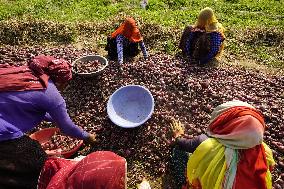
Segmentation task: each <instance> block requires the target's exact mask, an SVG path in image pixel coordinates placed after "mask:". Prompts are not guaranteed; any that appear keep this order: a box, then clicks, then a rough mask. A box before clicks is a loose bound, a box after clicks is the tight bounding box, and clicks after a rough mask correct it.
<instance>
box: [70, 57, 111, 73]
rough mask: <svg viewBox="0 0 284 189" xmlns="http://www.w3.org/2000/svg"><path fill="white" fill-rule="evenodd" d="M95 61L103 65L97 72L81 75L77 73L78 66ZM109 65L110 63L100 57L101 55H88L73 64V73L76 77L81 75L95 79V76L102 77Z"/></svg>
mask: <svg viewBox="0 0 284 189" xmlns="http://www.w3.org/2000/svg"><path fill="white" fill-rule="evenodd" d="M94 60H99V61H100V63H101V64H103V67H102V68H101V69H99V70H97V71H94V72H89V73H80V72H78V71H77V67H76V65H77V64H82V63H84V62H88V61H94ZM107 65H108V61H107V59H106V58H105V57H103V56H100V55H87V56H83V57H80V58H78V59H77V60H75V61H74V62H73V63H72V71H73V73H75V74H76V75H79V76H82V77H93V76H98V75H100V74H101V73H102V72H103V70H104V69H105V68H106V67H107Z"/></svg>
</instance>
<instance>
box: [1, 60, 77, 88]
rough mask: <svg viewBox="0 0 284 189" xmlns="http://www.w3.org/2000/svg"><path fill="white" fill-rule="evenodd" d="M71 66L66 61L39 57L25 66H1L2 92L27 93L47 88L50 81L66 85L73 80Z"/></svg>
mask: <svg viewBox="0 0 284 189" xmlns="http://www.w3.org/2000/svg"><path fill="white" fill-rule="evenodd" d="M71 68H72V66H71V64H70V63H69V62H67V61H66V60H64V59H56V58H54V57H52V56H45V55H39V56H36V57H34V58H33V59H32V61H31V62H30V63H29V64H28V65H25V66H20V67H15V66H7V65H0V91H27V90H40V89H45V88H47V84H48V79H49V78H50V79H51V80H52V81H53V82H55V83H60V84H64V83H66V82H67V81H69V80H70V79H72V72H71Z"/></svg>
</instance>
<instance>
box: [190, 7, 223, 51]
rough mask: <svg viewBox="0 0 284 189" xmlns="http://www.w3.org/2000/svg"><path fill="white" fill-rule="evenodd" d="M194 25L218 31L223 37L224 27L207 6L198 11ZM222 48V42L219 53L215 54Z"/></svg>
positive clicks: (210, 30) (207, 30) (209, 30)
mask: <svg viewBox="0 0 284 189" xmlns="http://www.w3.org/2000/svg"><path fill="white" fill-rule="evenodd" d="M194 27H196V28H200V29H204V30H205V31H206V32H219V33H220V34H221V35H222V37H223V38H224V39H225V34H224V32H225V28H224V27H223V26H222V24H221V23H219V22H218V20H217V18H216V16H215V14H214V12H213V10H212V9H211V8H209V7H206V8H204V9H202V10H201V11H200V13H199V15H198V19H197V21H196V23H195V26H194ZM223 49H224V43H222V45H221V47H220V50H219V53H218V54H217V55H216V57H218V56H220V54H221V53H222V51H223Z"/></svg>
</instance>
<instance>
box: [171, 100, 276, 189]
mask: <svg viewBox="0 0 284 189" xmlns="http://www.w3.org/2000/svg"><path fill="white" fill-rule="evenodd" d="M264 130H265V123H264V119H263V117H262V115H261V113H260V112H258V111H257V110H256V109H255V108H254V107H253V106H251V105H249V104H247V103H245V102H242V101H230V102H227V103H224V104H221V105H219V106H218V107H216V108H215V109H214V111H213V113H212V116H211V121H210V124H209V126H208V131H207V136H206V135H202V136H198V137H196V138H194V139H185V138H182V137H179V136H178V135H179V134H182V131H181V129H178V130H177V131H176V132H175V133H178V134H176V137H177V139H176V146H177V148H179V149H180V150H183V149H184V150H186V151H188V152H190V153H192V154H191V155H190V156H189V158H188V161H187V166H186V167H187V168H186V171H185V172H186V186H183V187H184V188H193V189H220V188H221V189H244V188H249V189H270V188H272V180H271V173H270V171H271V169H272V167H273V165H274V164H275V162H274V160H273V157H272V151H271V150H270V148H269V147H268V146H267V145H266V144H265V143H264V142H263V134H264ZM195 148H196V149H195Z"/></svg>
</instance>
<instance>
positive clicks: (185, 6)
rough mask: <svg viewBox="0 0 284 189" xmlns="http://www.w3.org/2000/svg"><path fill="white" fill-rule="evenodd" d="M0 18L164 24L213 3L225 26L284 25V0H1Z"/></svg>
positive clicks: (183, 20)
mask: <svg viewBox="0 0 284 189" xmlns="http://www.w3.org/2000/svg"><path fill="white" fill-rule="evenodd" d="M0 2H1V5H0V20H7V19H10V18H22V17H29V16H32V17H34V18H40V19H47V20H56V21H62V22H66V21H67V22H76V21H102V20H105V19H109V18H111V17H114V16H115V15H116V14H118V13H120V12H124V13H126V14H128V15H137V16H138V15H139V16H141V17H143V19H145V21H148V20H151V21H154V22H156V23H159V24H161V25H163V26H171V27H172V26H180V27H183V26H184V24H187V23H192V22H193V21H194V20H195V18H196V16H197V14H198V12H199V10H200V9H202V8H204V7H206V6H210V7H212V8H213V9H214V10H215V11H216V13H217V16H218V18H219V19H220V21H222V23H223V24H224V25H225V26H235V27H246V26H262V25H265V26H269V27H271V26H282V27H283V25H284V21H283V13H284V3H283V1H282V0H279V1H276V0H271V1H269V0H242V1H241V0H240V1H236V0H235V2H237V3H233V2H234V1H232V0H231V1H229V0H227V1H224V0H203V1H201V0H192V1H188V0H169V1H166V0H149V7H148V10H147V11H145V10H143V9H141V8H140V5H139V0H128V1H115V0H96V1H93V0H81V1H79V0H17V1H16V0H1V1H0Z"/></svg>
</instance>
